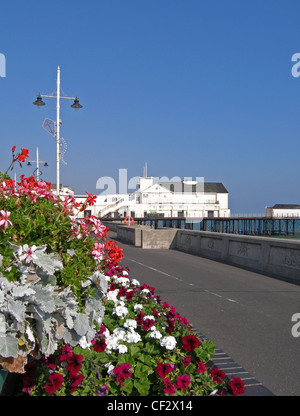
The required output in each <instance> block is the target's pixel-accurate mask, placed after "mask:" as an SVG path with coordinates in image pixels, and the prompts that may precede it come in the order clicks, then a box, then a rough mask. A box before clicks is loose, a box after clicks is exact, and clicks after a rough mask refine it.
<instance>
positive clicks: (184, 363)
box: [183, 355, 192, 367]
mask: <svg viewBox="0 0 300 416" xmlns="http://www.w3.org/2000/svg"><path fill="white" fill-rule="evenodd" d="M191 359H192V356H191V355H189V356H188V357H186V358H184V359H183V365H184V366H185V367H188V366H189V365H190V362H191Z"/></svg>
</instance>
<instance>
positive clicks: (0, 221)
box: [0, 209, 12, 230]
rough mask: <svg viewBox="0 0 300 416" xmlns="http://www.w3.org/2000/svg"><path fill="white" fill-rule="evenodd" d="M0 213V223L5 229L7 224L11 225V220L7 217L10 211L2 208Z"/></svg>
mask: <svg viewBox="0 0 300 416" xmlns="http://www.w3.org/2000/svg"><path fill="white" fill-rule="evenodd" d="M0 213H1V215H2V217H0V225H3V224H4V228H5V230H6V229H7V227H8V225H12V222H11V221H10V220H9V219H8V217H9V216H10V212H9V211H3V209H1V211H0Z"/></svg>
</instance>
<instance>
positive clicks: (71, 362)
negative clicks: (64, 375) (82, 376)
mask: <svg viewBox="0 0 300 416" xmlns="http://www.w3.org/2000/svg"><path fill="white" fill-rule="evenodd" d="M82 359H83V356H82V355H79V354H73V355H72V356H71V357H68V358H67V360H68V365H67V370H69V371H70V372H71V373H78V371H79V370H80V369H81V362H82Z"/></svg>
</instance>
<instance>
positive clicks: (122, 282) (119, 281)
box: [116, 277, 130, 286]
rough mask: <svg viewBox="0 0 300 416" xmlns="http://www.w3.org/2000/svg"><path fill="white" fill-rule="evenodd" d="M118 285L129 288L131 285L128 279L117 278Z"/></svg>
mask: <svg viewBox="0 0 300 416" xmlns="http://www.w3.org/2000/svg"><path fill="white" fill-rule="evenodd" d="M116 283H118V284H121V285H122V286H127V285H129V284H130V282H129V279H128V278H127V277H117V278H116Z"/></svg>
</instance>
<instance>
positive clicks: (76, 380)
mask: <svg viewBox="0 0 300 416" xmlns="http://www.w3.org/2000/svg"><path fill="white" fill-rule="evenodd" d="M83 379H84V375H83V374H76V373H70V380H71V387H72V388H71V390H70V393H74V391H76V387H77V386H78V384H80V383H81V382H82V380H83Z"/></svg>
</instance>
